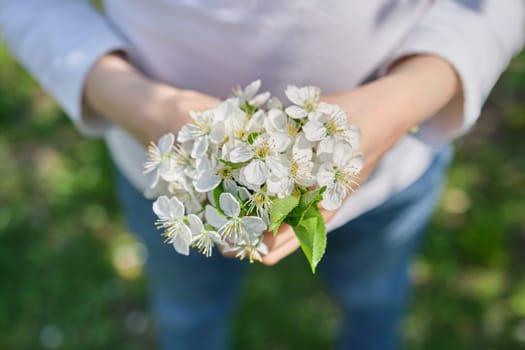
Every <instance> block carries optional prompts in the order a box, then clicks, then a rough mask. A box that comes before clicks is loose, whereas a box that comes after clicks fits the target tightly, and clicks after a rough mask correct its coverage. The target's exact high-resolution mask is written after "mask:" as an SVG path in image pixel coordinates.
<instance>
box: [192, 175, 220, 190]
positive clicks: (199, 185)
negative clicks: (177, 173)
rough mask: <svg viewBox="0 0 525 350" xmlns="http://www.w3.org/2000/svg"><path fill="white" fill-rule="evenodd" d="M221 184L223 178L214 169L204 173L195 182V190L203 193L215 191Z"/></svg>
mask: <svg viewBox="0 0 525 350" xmlns="http://www.w3.org/2000/svg"><path fill="white" fill-rule="evenodd" d="M220 183H221V177H220V176H219V175H217V173H216V172H215V171H214V170H213V169H211V170H208V171H205V172H202V173H201V174H200V175H199V177H198V178H197V179H195V180H193V186H194V187H195V190H196V191H197V192H201V193H205V192H208V191H211V190H213V189H214V188H215V187H217V186H219V184H220Z"/></svg>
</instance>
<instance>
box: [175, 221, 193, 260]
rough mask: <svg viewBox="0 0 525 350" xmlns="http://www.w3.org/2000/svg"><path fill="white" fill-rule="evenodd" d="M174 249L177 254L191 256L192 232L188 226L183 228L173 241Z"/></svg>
mask: <svg viewBox="0 0 525 350" xmlns="http://www.w3.org/2000/svg"><path fill="white" fill-rule="evenodd" d="M171 242H172V244H173V248H175V250H176V251H177V253H179V254H182V255H189V254H190V244H191V231H190V229H189V228H188V226H186V225H184V224H183V226H182V227H181V229H180V231H178V234H177V235H176V236H175V237H173V239H172V241H171Z"/></svg>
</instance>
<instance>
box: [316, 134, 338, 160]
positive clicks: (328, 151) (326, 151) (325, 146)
mask: <svg viewBox="0 0 525 350" xmlns="http://www.w3.org/2000/svg"><path fill="white" fill-rule="evenodd" d="M334 148H335V139H334V138H333V137H325V138H324V139H322V140H321V141H320V142H319V145H318V146H317V156H318V157H319V159H321V160H322V161H324V162H329V161H331V160H332V157H333V154H334Z"/></svg>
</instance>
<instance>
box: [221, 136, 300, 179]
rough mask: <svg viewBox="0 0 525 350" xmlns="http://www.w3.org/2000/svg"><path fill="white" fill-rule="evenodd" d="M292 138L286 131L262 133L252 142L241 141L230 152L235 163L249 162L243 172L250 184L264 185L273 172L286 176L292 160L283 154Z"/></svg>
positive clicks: (231, 159) (230, 156) (230, 157)
mask: <svg viewBox="0 0 525 350" xmlns="http://www.w3.org/2000/svg"><path fill="white" fill-rule="evenodd" d="M290 142H291V139H290V137H289V136H288V135H286V134H284V133H274V134H271V135H268V134H262V135H259V136H257V137H256V138H255V140H254V141H253V143H252V144H250V143H248V142H243V143H241V144H240V145H239V146H238V147H236V148H234V149H233V150H232V151H231V152H230V154H229V160H230V161H231V162H233V163H247V164H246V166H245V167H244V168H242V170H241V172H242V174H243V176H244V178H245V180H246V182H247V183H248V184H251V185H256V186H259V185H262V184H264V183H265V181H266V179H267V178H268V175H269V174H270V172H271V173H273V174H275V175H276V176H285V175H286V174H287V172H288V169H289V167H290V162H289V160H288V159H286V157H285V156H284V155H283V154H282V153H283V152H284V151H286V149H287V148H288V146H289V145H290Z"/></svg>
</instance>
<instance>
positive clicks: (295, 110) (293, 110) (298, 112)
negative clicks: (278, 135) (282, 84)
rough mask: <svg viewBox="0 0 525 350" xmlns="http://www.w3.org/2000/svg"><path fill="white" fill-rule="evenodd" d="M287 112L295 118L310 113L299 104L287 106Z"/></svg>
mask: <svg viewBox="0 0 525 350" xmlns="http://www.w3.org/2000/svg"><path fill="white" fill-rule="evenodd" d="M285 111H286V114H288V115H289V116H290V117H292V118H294V119H301V118H304V117H306V116H307V115H308V113H307V112H306V111H305V110H304V109H302V108H301V107H298V106H290V107H287V108H286V110H285Z"/></svg>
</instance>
